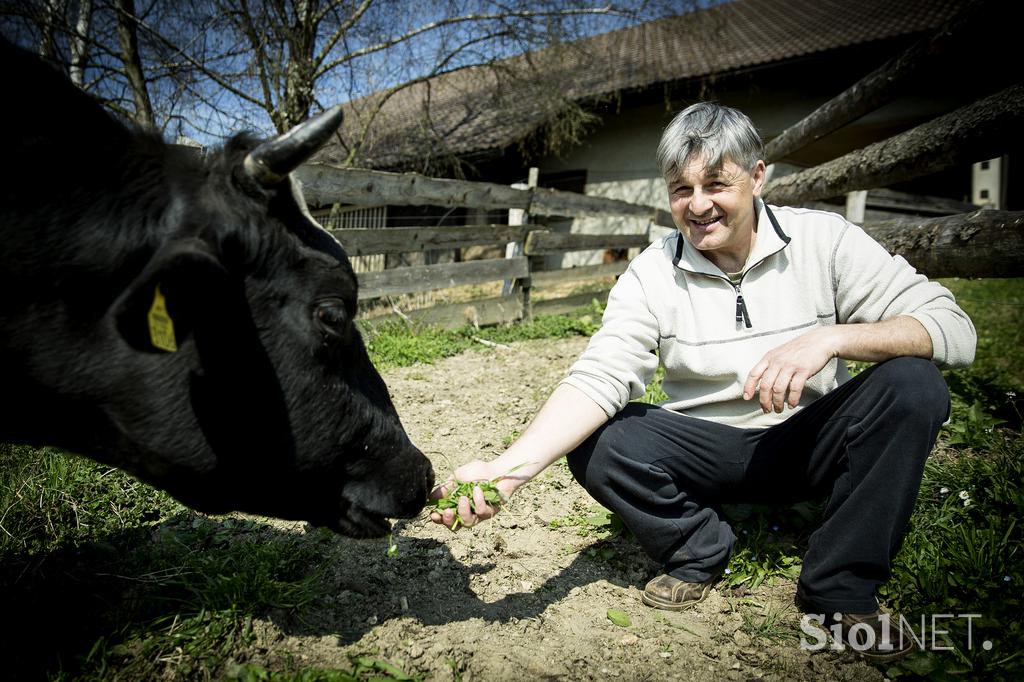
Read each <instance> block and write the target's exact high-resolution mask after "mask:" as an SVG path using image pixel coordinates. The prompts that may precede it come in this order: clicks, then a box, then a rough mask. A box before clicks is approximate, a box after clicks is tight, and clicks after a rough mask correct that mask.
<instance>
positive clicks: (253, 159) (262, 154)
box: [243, 104, 344, 187]
mask: <svg viewBox="0 0 1024 682" xmlns="http://www.w3.org/2000/svg"><path fill="white" fill-rule="evenodd" d="M342 118H344V114H343V113H342V111H341V105H340V104H336V105H335V106H333V107H331V108H330V109H327V110H326V111H324V112H323V113H320V114H317V115H316V116H315V117H313V118H311V119H309V120H308V121H305V122H303V123H300V124H299V125H297V126H295V127H294V128H292V129H291V130H289V131H288V132H287V133H285V134H283V135H279V136H277V137H275V138H274V139H272V140H267V141H266V142H264V143H263V144H261V145H260V146H258V147H256V148H255V149H253V150H252V151H251V152H249V154H248V155H247V156H246V157H245V161H244V162H243V167H244V168H245V173H246V174H247V175H248V176H249V177H251V178H252V179H253V180H255V181H256V182H257V183H259V184H260V185H263V186H264V187H269V186H272V185H276V184H277V183H279V182H281V181H282V180H284V179H285V178H286V177H288V174H289V173H291V172H292V171H293V170H295V169H296V168H298V167H299V166H300V165H301V164H302V163H303V162H304V161H305V160H306V159H308V158H309V157H310V156H312V155H313V153H314V152H316V150H318V149H320V147H322V146H323V145H324V143H325V142H327V140H328V139H330V137H331V135H333V134H334V132H335V131H336V130H337V129H338V127H339V126H340V125H341V121H342Z"/></svg>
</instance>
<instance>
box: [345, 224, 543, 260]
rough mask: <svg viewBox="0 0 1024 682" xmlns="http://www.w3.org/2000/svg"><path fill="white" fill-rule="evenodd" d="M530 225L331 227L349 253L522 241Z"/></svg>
mask: <svg viewBox="0 0 1024 682" xmlns="http://www.w3.org/2000/svg"><path fill="white" fill-rule="evenodd" d="M528 229H529V228H528V227H527V226H519V227H516V226H509V225H466V226H461V225H460V226H458V227H437V228H429V227H428V228H424V227H388V228H349V229H342V230H330V233H331V234H332V235H334V236H335V237H336V238H337V240H338V241H340V242H341V245H342V246H344V247H345V251H347V252H348V255H349V256H365V255H368V254H377V253H408V252H412V251H427V250H429V249H457V248H461V247H464V246H475V245H477V244H501V243H504V242H508V241H522V240H523V239H525V238H526V231H527V230H528Z"/></svg>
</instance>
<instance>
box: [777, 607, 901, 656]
mask: <svg viewBox="0 0 1024 682" xmlns="http://www.w3.org/2000/svg"><path fill="white" fill-rule="evenodd" d="M794 601H795V602H796V605H797V607H798V608H799V609H800V610H801V611H803V612H804V613H805V614H808V615H807V616H804V618H805V619H806V620H802V621H801V629H802V628H803V627H804V623H806V624H809V625H811V626H812V627H814V628H817V629H818V630H821V631H822V632H823V633H824V634H825V635H826V636H827V637H828V638H829V639H831V640H832V641H833V642H835V640H836V632H835V631H836V624H838V629H839V632H840V633H841V635H842V641H841V642H835V643H836V644H838V645H840V646H841V647H842V648H844V649H852V650H853V652H854V653H855V654H857V655H858V656H861V657H862V658H864V659H865V660H868V661H871V662H872V663H889V662H891V661H896V660H899V659H901V658H903V657H904V656H906V655H907V654H909V653H911V652H912V651H916V650H917V649H918V643H917V638H916V637H915V634H914V632H913V631H911V630H908V629H907V628H906V627H905V626H904V621H903V619H902V618H900V617H899V616H894V615H891V614H889V613H886V612H885V611H883V610H882V609H881V608H879V609H877V610H875V611H873V612H871V613H837V612H827V611H823V610H821V609H819V608H818V607H816V606H814V605H813V604H811V603H810V602H809V601H808V600H807V599H806V598H805V597H804V596H803V595H802V594H800V591H799V590H797V593H796V599H795V600H794Z"/></svg>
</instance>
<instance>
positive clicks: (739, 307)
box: [730, 278, 754, 329]
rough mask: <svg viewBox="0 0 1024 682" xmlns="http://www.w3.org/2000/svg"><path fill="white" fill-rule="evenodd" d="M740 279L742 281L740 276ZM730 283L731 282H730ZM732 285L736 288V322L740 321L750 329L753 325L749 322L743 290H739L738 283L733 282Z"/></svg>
mask: <svg viewBox="0 0 1024 682" xmlns="http://www.w3.org/2000/svg"><path fill="white" fill-rule="evenodd" d="M740 281H741V282H742V281H743V279H742V278H740ZM730 284H732V282H730ZM732 286H733V288H734V289H735V290H736V324H739V323H740V322H742V323H743V326H744V327H746V328H747V329H750V328H751V327H753V326H754V325H752V324H751V323H750V314H749V313H747V304H746V303H744V302H743V292H741V291H740V285H739V284H733V285H732Z"/></svg>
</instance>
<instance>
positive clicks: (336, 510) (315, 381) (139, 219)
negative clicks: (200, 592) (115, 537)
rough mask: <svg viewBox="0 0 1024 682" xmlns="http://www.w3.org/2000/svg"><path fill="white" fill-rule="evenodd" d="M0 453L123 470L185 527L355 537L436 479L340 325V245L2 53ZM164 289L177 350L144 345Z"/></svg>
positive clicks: (346, 320) (228, 173) (414, 501)
mask: <svg viewBox="0 0 1024 682" xmlns="http://www.w3.org/2000/svg"><path fill="white" fill-rule="evenodd" d="M0 56H2V66H3V71H2V74H0V79H2V81H3V92H5V93H7V103H6V104H5V105H4V107H3V113H2V121H3V128H2V130H3V131H4V135H5V137H6V139H7V142H6V143H4V145H3V154H2V156H0V163H2V164H3V173H2V182H0V235H2V237H0V238H2V244H0V334H2V336H0V377H2V386H0V440H2V441H8V442H23V443H32V444H43V443H49V444H53V445H58V446H61V447H64V448H67V449H69V450H72V451H75V452H79V453H82V454H85V455H88V456H90V457H93V458H95V459H97V460H100V461H103V462H107V463H109V464H112V465H115V466H118V467H121V468H124V469H126V470H128V471H130V472H132V473H133V474H135V475H137V476H138V477H139V478H141V479H143V480H145V481H148V482H150V483H152V484H154V485H156V486H159V487H161V488H164V489H166V490H167V491H169V492H170V493H172V494H173V495H174V496H176V497H177V498H179V499H180V500H182V501H183V502H185V503H186V504H189V505H191V506H193V507H195V508H196V509H200V510H203V511H208V512H215V513H216V512H226V511H229V510H241V511H247V512H252V513H258V514H265V515H270V516H278V517H283V518H292V519H304V520H308V521H311V522H313V523H315V524H318V525H326V526H329V527H331V528H334V529H336V530H339V531H341V532H344V533H346V534H349V535H354V536H367V535H379V534H382V533H384V532H385V531H386V530H387V524H386V521H385V518H384V517H388V516H410V515H413V514H416V513H417V512H418V511H419V510H420V509H421V508H422V506H423V503H424V501H425V500H426V496H427V492H428V491H429V489H430V487H431V485H432V482H433V474H432V471H431V467H430V464H429V462H428V461H427V459H426V458H425V457H424V456H423V454H422V453H421V452H420V451H419V450H418V449H417V448H416V447H415V446H413V445H412V443H411V442H410V441H409V439H408V437H407V436H406V434H405V432H404V430H403V429H402V426H401V424H400V423H399V420H398V416H397V414H396V412H395V409H394V407H393V405H392V403H391V400H390V398H389V396H388V392H387V388H386V387H385V385H384V382H383V381H382V380H381V378H380V375H379V374H378V373H377V372H376V370H375V369H374V368H373V367H372V365H371V364H370V360H369V357H368V355H367V353H366V350H365V348H364V346H363V342H362V339H361V338H360V335H359V332H358V331H357V330H356V329H355V328H354V326H353V323H352V318H353V316H354V315H355V312H356V287H357V284H356V278H355V275H354V274H353V272H352V268H351V266H350V265H349V261H348V258H347V257H346V255H345V252H344V250H343V249H342V247H341V246H340V245H339V244H338V243H337V242H336V241H335V240H334V239H333V238H332V237H330V235H328V234H327V233H326V232H324V231H323V230H322V229H321V228H320V227H319V226H318V225H316V224H315V223H313V222H312V221H311V220H310V219H308V217H307V216H306V215H305V214H304V212H303V210H302V209H301V208H300V206H299V203H298V201H299V199H297V197H296V195H295V193H294V192H293V189H292V185H291V184H290V183H289V182H287V181H285V182H283V183H280V184H278V185H276V186H271V187H264V186H261V185H259V184H258V183H256V182H254V181H253V180H251V179H250V178H249V176H248V175H247V174H246V173H244V172H243V171H242V161H243V159H244V158H245V156H246V154H247V153H248V152H249V151H250V150H251V149H252V148H253V146H254V145H255V144H256V143H257V141H256V140H255V139H253V138H251V137H248V136H244V135H242V136H237V137H235V138H233V139H232V140H230V141H229V142H228V143H227V144H226V145H225V147H224V148H223V149H222V150H221V151H219V152H217V153H216V154H215V155H213V156H211V157H210V158H207V159H204V158H201V157H200V156H199V155H197V154H194V153H193V152H191V151H188V150H183V149H181V148H177V147H171V146H168V145H165V144H164V143H163V142H162V141H161V140H160V139H158V138H157V137H155V136H153V135H150V134H146V133H142V132H138V131H134V130H130V129H129V128H126V127H125V126H123V125H122V124H120V123H119V122H117V121H115V120H114V119H113V118H112V117H110V116H109V115H108V114H106V113H105V112H104V111H103V110H102V108H101V107H100V106H99V105H98V104H97V103H96V102H94V101H93V100H92V99H91V98H89V97H88V96H86V95H85V94H83V93H82V92H81V91H79V90H78V89H76V88H75V87H73V86H72V85H71V84H70V83H69V82H68V81H66V80H65V79H64V78H63V77H62V76H61V75H60V74H59V73H57V72H56V71H55V70H53V69H51V68H50V67H48V66H45V65H43V64H42V63H41V62H39V61H38V60H36V59H35V58H34V57H33V56H31V55H29V54H28V53H25V52H22V51H21V50H18V49H16V48H14V47H12V46H10V45H9V44H7V43H2V44H0ZM157 285H159V286H160V289H161V291H162V292H163V293H164V294H165V296H166V299H167V307H168V310H169V312H170V315H171V317H172V319H173V320H174V322H175V331H176V336H177V340H178V347H179V349H178V351H177V352H173V353H168V352H164V351H161V350H157V349H156V348H154V347H153V345H152V343H151V341H150V339H149V333H148V327H147V324H146V314H147V312H148V310H149V307H150V305H151V304H152V301H153V295H154V290H155V288H156V286H157Z"/></svg>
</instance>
